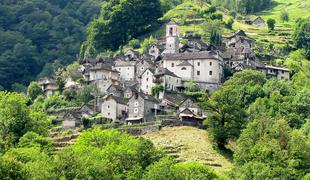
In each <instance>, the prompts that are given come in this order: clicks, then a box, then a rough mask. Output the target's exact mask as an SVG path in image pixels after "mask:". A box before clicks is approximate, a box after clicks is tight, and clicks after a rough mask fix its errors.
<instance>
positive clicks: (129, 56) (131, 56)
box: [124, 49, 140, 61]
mask: <svg viewBox="0 0 310 180" xmlns="http://www.w3.org/2000/svg"><path fill="white" fill-rule="evenodd" d="M124 55H125V60H127V61H133V60H138V59H139V58H140V53H139V52H138V51H134V50H131V49H130V50H128V51H127V52H126V53H125V54H124Z"/></svg>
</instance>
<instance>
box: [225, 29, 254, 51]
mask: <svg viewBox="0 0 310 180" xmlns="http://www.w3.org/2000/svg"><path fill="white" fill-rule="evenodd" d="M254 43H255V41H254V40H253V39H250V38H248V36H247V35H246V33H245V32H244V31H243V30H240V31H238V32H236V33H234V34H233V35H232V36H230V37H228V38H227V42H226V46H227V47H233V48H250V49H252V48H253V47H254Z"/></svg>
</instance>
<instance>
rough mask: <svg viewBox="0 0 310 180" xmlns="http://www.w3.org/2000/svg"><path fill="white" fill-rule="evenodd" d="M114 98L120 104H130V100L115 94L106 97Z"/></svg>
mask: <svg viewBox="0 0 310 180" xmlns="http://www.w3.org/2000/svg"><path fill="white" fill-rule="evenodd" d="M109 98H111V99H113V100H114V101H115V102H116V103H118V104H123V105H127V104H128V100H127V99H125V98H122V97H117V96H113V95H109V96H108V97H107V98H106V99H109Z"/></svg>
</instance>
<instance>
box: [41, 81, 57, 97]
mask: <svg viewBox="0 0 310 180" xmlns="http://www.w3.org/2000/svg"><path fill="white" fill-rule="evenodd" d="M39 85H40V86H41V88H42V90H43V93H44V95H45V96H46V97H48V96H51V95H53V94H55V93H56V92H57V90H58V85H57V83H56V81H55V79H54V78H45V79H42V80H40V81H39Z"/></svg>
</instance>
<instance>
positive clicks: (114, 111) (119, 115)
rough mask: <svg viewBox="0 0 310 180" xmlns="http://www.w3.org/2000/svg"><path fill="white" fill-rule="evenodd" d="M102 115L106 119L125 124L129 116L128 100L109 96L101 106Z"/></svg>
mask: <svg viewBox="0 0 310 180" xmlns="http://www.w3.org/2000/svg"><path fill="white" fill-rule="evenodd" d="M101 113H102V117H104V118H108V119H111V120H113V121H121V122H124V120H125V119H126V118H127V115H128V100H127V99H125V98H121V97H117V96H113V95H109V96H108V97H107V98H106V99H105V100H104V102H103V103H102V105H101Z"/></svg>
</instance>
